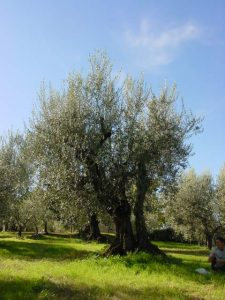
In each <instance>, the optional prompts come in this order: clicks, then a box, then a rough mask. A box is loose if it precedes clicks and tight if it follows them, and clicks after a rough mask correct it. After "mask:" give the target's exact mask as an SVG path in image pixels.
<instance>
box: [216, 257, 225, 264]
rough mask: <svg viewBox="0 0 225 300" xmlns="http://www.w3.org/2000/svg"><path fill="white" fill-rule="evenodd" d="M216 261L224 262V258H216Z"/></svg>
mask: <svg viewBox="0 0 225 300" xmlns="http://www.w3.org/2000/svg"><path fill="white" fill-rule="evenodd" d="M217 262H218V263H220V264H225V259H224V258H218V259H217Z"/></svg>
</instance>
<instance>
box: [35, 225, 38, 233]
mask: <svg viewBox="0 0 225 300" xmlns="http://www.w3.org/2000/svg"><path fill="white" fill-rule="evenodd" d="M38 233H39V231H38V227H37V225H35V234H36V235H38Z"/></svg>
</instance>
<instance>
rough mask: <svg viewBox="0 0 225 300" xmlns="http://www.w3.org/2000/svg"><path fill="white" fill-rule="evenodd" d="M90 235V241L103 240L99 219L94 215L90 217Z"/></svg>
mask: <svg viewBox="0 0 225 300" xmlns="http://www.w3.org/2000/svg"><path fill="white" fill-rule="evenodd" d="M89 223H90V234H89V239H90V240H100V239H101V238H102V236H101V232H100V229H99V226H98V224H99V222H98V219H97V215H96V214H93V215H91V216H90V221H89Z"/></svg>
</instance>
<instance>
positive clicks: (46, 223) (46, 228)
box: [44, 221, 48, 234]
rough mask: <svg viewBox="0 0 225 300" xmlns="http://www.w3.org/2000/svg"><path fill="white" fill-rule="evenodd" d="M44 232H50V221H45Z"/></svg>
mask: <svg viewBox="0 0 225 300" xmlns="http://www.w3.org/2000/svg"><path fill="white" fill-rule="evenodd" d="M44 232H45V234H48V222H47V221H44Z"/></svg>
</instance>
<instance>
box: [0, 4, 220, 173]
mask: <svg viewBox="0 0 225 300" xmlns="http://www.w3.org/2000/svg"><path fill="white" fill-rule="evenodd" d="M96 49H103V50H106V51H107V53H108V55H109V56H110V57H111V59H112V61H113V63H114V66H115V68H116V69H118V70H119V69H120V68H121V67H122V73H130V74H132V75H134V76H137V75H138V74H140V73H141V72H143V73H144V76H145V79H146V81H147V82H148V83H149V84H150V85H151V86H152V88H153V90H155V91H158V90H159V88H160V86H162V85H164V83H165V81H166V82H167V83H168V84H173V83H174V82H176V84H177V88H178V91H179V95H180V97H182V98H183V99H184V103H185V105H186V107H187V108H189V109H191V110H192V111H193V113H195V114H197V115H200V116H204V122H203V127H204V132H203V133H202V134H200V135H198V136H197V137H194V138H192V139H191V142H192V143H193V146H194V152H195V155H194V156H193V157H191V158H190V166H191V167H194V168H195V169H196V171H197V172H198V173H200V172H203V171H205V170H210V171H211V172H212V173H213V174H214V175H216V174H217V173H218V171H219V169H220V168H221V167H222V165H223V164H224V162H225V134H224V129H225V92H224V91H225V1H224V0H214V1H212V0H207V1H204V0H197V1H196V0H189V1H187V0H170V1H169V0H158V1H150V0H149V1H147V0H146V1H143V0H139V1H132V0H130V1H128V0H126V1H122V0H121V1H117V0H114V1H109V0H108V1H107V0H102V1H100V0H92V1H91V0H89V1H85V0H83V1H81V0H79V1H75V0H74V1H72V0H66V1H62V0H38V1H35V0H20V1H17V0H7V1H4V0H0V135H4V134H6V132H7V130H8V129H14V130H15V129H17V128H19V129H22V128H23V123H24V122H26V121H27V120H28V118H29V116H30V115H31V111H32V108H33V105H34V103H35V102H36V101H37V94H38V90H39V86H40V83H41V81H43V80H46V81H47V82H48V81H51V83H52V85H54V86H56V87H60V86H61V82H62V80H63V79H65V78H66V76H67V74H68V72H71V71H80V70H85V68H86V67H87V61H88V56H89V54H91V53H93V52H94V51H95V50H96Z"/></svg>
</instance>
